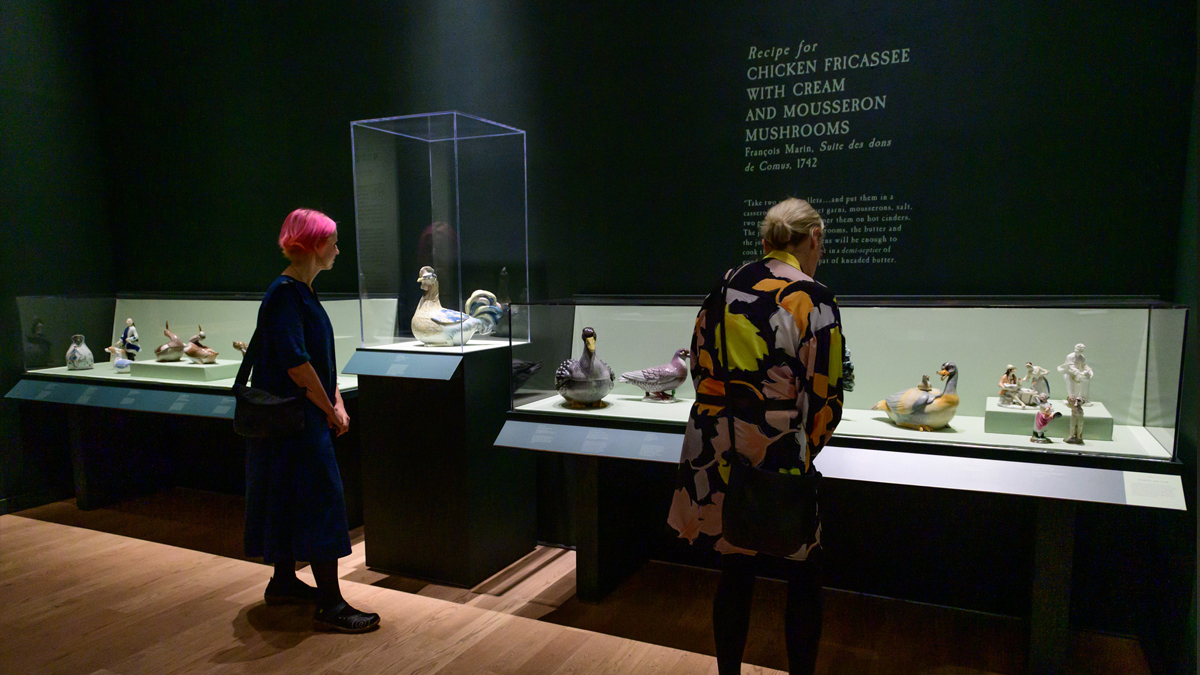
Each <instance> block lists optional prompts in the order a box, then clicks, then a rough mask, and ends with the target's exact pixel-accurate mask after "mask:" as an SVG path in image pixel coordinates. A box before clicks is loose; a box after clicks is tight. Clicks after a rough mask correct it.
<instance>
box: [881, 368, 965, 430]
mask: <svg viewBox="0 0 1200 675" xmlns="http://www.w3.org/2000/svg"><path fill="white" fill-rule="evenodd" d="M938 375H941V376H942V380H945V381H946V389H945V391H942V390H939V389H930V390H928V391H926V390H924V389H922V388H921V387H913V388H912V389H906V390H904V391H901V392H897V393H895V394H892V395H891V396H889V397H887V398H885V399H884V400H882V401H880V402H879V403H876V404H875V405H874V406H872V407H871V410H883V411H885V412H887V416H888V418H890V419H891V420H892V422H893V423H895V424H896V426H899V427H904V428H906V429H917V430H918V431H933V430H935V429H941V428H942V427H944V426H946V425H948V424H950V420H951V419H953V418H954V413H955V412H957V411H958V389H957V387H958V366H955V365H954V364H953V363H951V362H949V361H947V362H946V363H943V364H942V368H941V370H939V371H938Z"/></svg>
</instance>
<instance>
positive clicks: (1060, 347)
mask: <svg viewBox="0 0 1200 675" xmlns="http://www.w3.org/2000/svg"><path fill="white" fill-rule="evenodd" d="M698 307H699V298H694V299H690V300H683V299H670V298H665V299H664V298H640V299H633V301H632V302H629V301H623V300H622V299H620V298H612V299H604V300H601V299H591V300H589V299H586V298H584V299H578V300H575V301H568V302H547V303H536V304H531V305H529V306H528V312H529V314H530V316H531V318H532V320H533V335H534V336H535V337H536V339H534V340H530V341H526V342H522V343H517V342H514V343H513V358H514V359H518V360H520V361H522V362H525V363H528V364H539V366H538V367H537V370H536V372H534V373H533V374H532V375H531V376H529V377H528V379H527V380H525V381H524V382H522V383H521V385H520V387H519V388H518V389H516V390H515V392H514V397H513V408H512V411H511V414H510V419H521V420H526V421H541V422H545V423H558V424H573V423H579V424H584V425H587V426H591V427H597V426H611V427H614V428H631V429H659V430H663V431H669V430H677V431H679V432H682V429H683V427H684V425H686V423H687V416H688V412H689V410H690V407H691V403H692V401H693V400H694V398H695V393H694V390H693V388H692V382H691V379H690V378H688V379H685V380H684V381H683V382H681V383H679V385H678V387H677V388H676V390H675V397H676V398H677V399H678V402H673V403H672V402H668V403H663V402H660V401H657V400H651V399H650V398H649V397H647V396H645V395H644V392H643V390H642V389H639V388H637V387H636V386H635V385H633V384H629V383H623V382H621V381H620V380H619V379H618V380H617V382H616V383H615V385H614V386H613V388H612V390H611V392H610V393H609V394H608V395H606V396H605V398H604V404H605V405H604V406H603V407H597V408H590V407H584V408H581V407H577V406H572V405H571V403H570V402H569V401H565V400H564V399H563V397H562V396H561V395H560V394H559V392H558V391H556V388H555V382H554V373H555V370H556V369H557V368H558V367H559V365H560V364H561V363H562V362H563V361H564V360H566V359H569V358H570V359H577V358H579V357H580V356H581V354H582V351H583V341H582V339H581V337H580V335H581V333H582V331H583V330H584V329H585V328H588V327H590V328H592V329H593V330H594V332H595V333H596V338H595V340H596V342H595V344H596V355H597V356H598V357H599V358H600V359H602V360H603V361H604V362H605V363H607V365H608V366H609V367H610V368H611V370H612V371H613V373H614V374H615V375H616V376H618V378H619V376H620V375H621V374H622V373H626V372H630V371H639V370H642V369H646V368H653V367H657V366H659V365H665V364H668V363H669V362H670V361H671V359H672V355H673V354H674V353H675V351H676V350H678V349H686V348H688V347H689V346H690V344H691V335H692V327H693V324H694V323H695V318H696V312H697V311H698ZM840 307H841V318H842V326H843V334H844V336H845V344H846V347H847V349H848V350H849V354H850V360H851V361H852V363H853V364H854V388H853V390H852V391H849V392H846V393H845V395H844V409H843V413H842V420H841V423H840V424H839V425H838V428H837V431H836V432H835V435H834V438H833V440H832V441H831V445H855V446H857V447H864V448H872V449H887V450H903V451H919V452H925V453H928V452H933V453H938V454H952V455H953V454H959V455H964V456H984V457H1007V458H1010V459H1018V460H1021V459H1025V460H1028V461H1035V462H1036V461H1042V460H1043V459H1045V458H1039V456H1042V455H1057V456H1058V457H1057V458H1055V457H1051V458H1050V459H1048V460H1047V461H1049V462H1051V463H1069V464H1074V465H1079V466H1105V465H1113V463H1112V462H1108V463H1106V462H1105V460H1136V461H1138V462H1145V463H1146V464H1145V466H1149V465H1153V464H1155V463H1165V464H1170V463H1171V462H1172V461H1173V460H1174V458H1175V427H1176V418H1177V417H1178V403H1179V396H1180V379H1181V376H1182V364H1183V340H1184V334H1185V324H1186V321H1187V310H1186V308H1183V307H1176V306H1170V305H1166V304H1162V303H1156V302H1148V301H1142V300H1136V299H1133V300H1126V299H1103V300H1096V299H1086V298H1085V299H1077V300H1071V299H1063V300H1049V299H1039V300H1027V301H1010V300H1004V299H1001V298H995V299H988V298H978V299H969V300H967V299H964V300H954V301H941V302H933V301H931V302H914V301H912V300H907V299H888V298H880V299H865V298H844V299H842V301H841V305H840ZM1079 344H1082V345H1084V348H1083V349H1082V353H1083V354H1084V357H1085V358H1086V367H1087V368H1089V369H1090V374H1089V376H1088V378H1087V380H1086V385H1085V386H1087V387H1088V390H1087V396H1088V401H1087V403H1086V404H1084V405H1083V406H1082V414H1083V418H1084V419H1083V424H1082V432H1083V433H1082V440H1083V443H1082V444H1068V443H1065V442H1064V439H1065V438H1066V437H1068V436H1069V424H1070V421H1071V419H1070V418H1071V410H1070V406H1069V405H1068V403H1067V401H1066V398H1067V391H1066V383H1065V381H1064V375H1065V374H1066V372H1065V371H1067V370H1068V368H1066V367H1065V364H1066V361H1067V359H1068V358H1069V357H1070V356H1071V355H1072V354H1073V351H1074V349H1075V346H1076V345H1079ZM946 363H953V364H954V366H955V369H956V371H957V377H956V378H955V380H956V381H955V385H956V387H955V388H956V390H957V391H956V394H957V396H958V403H957V410H956V411H955V413H954V415H953V418H952V419H951V421H950V422H949V424H948V425H946V426H945V427H943V428H938V429H934V430H919V429H916V428H911V427H908V428H906V427H904V426H901V425H898V424H896V423H895V422H894V421H893V420H892V419H890V418H889V415H888V413H887V411H886V410H878V409H872V408H873V406H877V405H879V404H880V403H881V402H882V401H884V400H885V399H887V398H888V397H889V396H892V395H894V394H897V393H900V392H905V391H906V390H916V389H919V388H920V386H921V384H922V379H923V376H924V377H927V380H928V383H929V387H930V388H931V389H933V391H932V392H930V394H931V395H936V394H939V393H940V390H942V389H943V388H945V389H946V393H947V394H950V391H949V387H948V386H947V385H948V384H949V382H948V381H943V378H942V377H940V376H939V375H938V372H939V371H940V370H941V369H942V368H943V365H944V364H946ZM1026 364H1030V366H1033V367H1034V368H1040V369H1041V370H1044V371H1045V373H1044V374H1043V375H1042V377H1043V378H1044V380H1043V382H1042V383H1041V385H1040V386H1041V387H1043V388H1044V389H1045V391H1046V392H1048V400H1047V402H1048V403H1049V404H1050V406H1051V409H1050V413H1051V414H1052V413H1054V412H1060V413H1062V415H1061V416H1059V417H1054V418H1051V419H1050V421H1049V424H1048V425H1047V426H1046V427H1045V429H1044V433H1045V436H1046V437H1047V440H1049V441H1050V442H1049V443H1034V442H1031V436H1032V435H1033V430H1034V426H1035V416H1036V414H1037V412H1038V410H1039V405H1038V404H1037V403H1038V402H1037V401H1034V400H1032V398H1033V397H1032V396H1031V394H1033V393H1034V392H1033V390H1032V389H1031V386H1032V384H1033V379H1034V378H1029V377H1027V376H1028V374H1029V371H1030V370H1031V368H1030V367H1029V366H1027V365H1026ZM1010 366H1011V367H1012V368H1013V371H1014V373H1015V377H1014V380H1019V379H1020V378H1022V377H1025V378H1026V380H1027V381H1026V383H1025V384H1021V383H1019V382H1018V384H1017V385H1016V388H1015V389H1014V392H1015V393H1019V394H1020V396H1021V398H1023V399H1024V400H1021V398H1015V399H1014V400H1012V402H1011V403H1008V402H1005V401H1002V398H1001V397H1002V393H1003V392H1002V391H1001V385H1000V380H1001V379H1002V376H1003V375H1004V374H1005V372H1006V368H1008V367H1010ZM530 367H532V365H531V366H530ZM1038 372H1041V371H1038ZM901 421H903V420H901ZM671 450H672V451H674V452H677V450H678V448H672V449H671ZM644 452H646V453H648V452H649V450H646V451H644ZM1064 457H1070V459H1064ZM672 459H677V457H675V458H672ZM1122 463H1123V464H1124V465H1127V466H1128V465H1129V464H1128V462H1122Z"/></svg>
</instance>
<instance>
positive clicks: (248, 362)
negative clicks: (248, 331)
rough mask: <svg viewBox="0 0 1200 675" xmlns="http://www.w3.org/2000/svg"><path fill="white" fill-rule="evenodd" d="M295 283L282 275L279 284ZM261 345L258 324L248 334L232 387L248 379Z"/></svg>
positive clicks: (244, 382) (241, 385)
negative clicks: (240, 363)
mask: <svg viewBox="0 0 1200 675" xmlns="http://www.w3.org/2000/svg"><path fill="white" fill-rule="evenodd" d="M293 283H296V280H295V279H292V278H291V277H289V276H287V275H284V280H283V282H282V283H280V286H283V285H286V284H293ZM260 349H261V347H260V346H259V344H258V325H257V324H256V325H255V326H254V334H253V335H251V336H250V344H248V345H246V353H245V354H243V355H242V365H241V367H240V368H238V374H237V377H236V378H235V379H234V380H233V387H234V389H237V388H238V387H244V386H246V383H247V382H249V381H250V371H252V370H254V362H255V361H256V360H257V359H258V352H259V350H260Z"/></svg>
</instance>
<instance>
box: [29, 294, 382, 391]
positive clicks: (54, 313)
mask: <svg viewBox="0 0 1200 675" xmlns="http://www.w3.org/2000/svg"><path fill="white" fill-rule="evenodd" d="M261 302H262V298H261V296H253V295H249V294H247V295H244V296H241V295H239V296H218V295H211V296H203V295H188V296H183V295H173V296H158V297H138V296H116V297H114V296H106V297H100V296H93V297H66V296H24V297H20V298H17V309H18V313H19V315H20V320H21V335H22V345H23V357H24V364H25V371H26V372H27V373H30V374H36V375H38V376H42V377H57V378H71V379H78V380H81V381H85V382H90V383H100V384H125V383H132V384H144V385H173V386H194V387H202V388H209V389H216V390H225V391H228V389H229V387H231V386H232V385H233V380H234V378H235V377H236V376H237V371H238V368H239V367H240V366H241V362H242V353H241V352H240V351H238V350H237V349H235V348H234V346H233V343H234V341H241V342H249V341H250V338H251V336H252V335H254V326H255V324H256V322H257V319H258V308H259V305H260V303H261ZM358 304H359V303H358V300H357V299H355V298H354V297H353V295H350V294H346V295H345V296H343V297H338V296H336V295H334V294H325V295H324V297H323V298H322V302H321V306H322V307H324V308H325V311H326V313H328V314H329V320H330V322H331V323H332V324H333V330H334V349H335V351H336V354H337V368H338V373H341V372H342V370H343V369H344V368H345V366H346V363H347V362H348V361H349V360H350V357H351V356H353V355H354V350H355V349H356V348H357V347H358V345H359V341H360V336H359V325H360V324H359V322H360V316H359V311H358ZM126 319H132V320H133V328H134V330H136V335H137V342H136V344H137V346H138V347H139V348H140V349H139V350H138V351H137V352H136V355H135V358H133V359H132V363H130V364H123V365H124V367H122V368H120V369H118V368H117V355H116V354H114V353H111V352H107V351H105V349H106V348H108V347H120V346H122V344H121V340H122V338H123V337H126V338H127V337H129V336H130V333H127V332H126V328H127V326H126ZM168 328H169V330H170V331H171V332H172V333H174V334H175V335H176V336H178V338H179V339H180V340H182V341H183V342H185V343H186V342H187V341H188V340H189V339H191V338H192V337H193V336H196V335H198V334H199V333H200V332H201V331H203V333H204V338H203V339H202V341H201V342H202V344H203V345H204V346H206V347H209V348H211V349H213V350H214V351H216V352H217V355H216V358H215V360H214V361H213V362H212V363H193V362H192V360H191V359H189V358H187V357H186V356H181V357H180V358H179V359H177V360H174V361H169V362H159V361H157V360H156V359H155V349H156V348H157V347H159V346H160V345H163V344H164V343H166V342H168V339H167V336H166V335H165V331H166V330H168ZM75 335H80V336H82V338H83V344H84V345H85V346H86V348H87V351H88V352H90V354H91V358H92V362H93V363H92V366H91V367H90V368H84V369H82V370H76V369H72V368H70V367H69V366H68V364H67V356H68V352H69V351H70V350H71V348H72V338H73V336H75ZM338 384H339V386H340V387H341V389H342V390H343V391H347V390H350V389H353V388H355V387H356V386H357V384H358V383H357V378H356V377H355V376H354V375H345V374H340V375H339V376H338Z"/></svg>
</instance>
